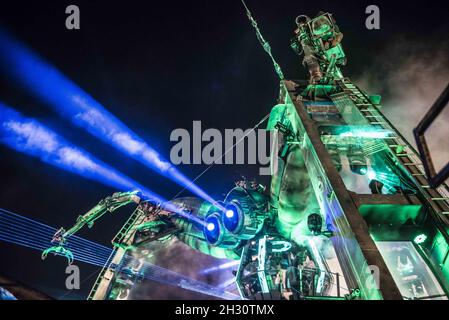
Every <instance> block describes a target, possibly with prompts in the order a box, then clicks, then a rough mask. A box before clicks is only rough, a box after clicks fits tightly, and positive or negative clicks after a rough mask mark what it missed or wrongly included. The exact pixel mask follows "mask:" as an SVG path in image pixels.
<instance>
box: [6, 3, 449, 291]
mask: <svg viewBox="0 0 449 320" xmlns="http://www.w3.org/2000/svg"><path fill="white" fill-rule="evenodd" d="M69 4H77V5H78V6H79V7H80V10H81V30H76V31H74V30H67V29H66V28H65V19H66V14H65V8H66V6H67V5H69ZM247 4H248V6H249V7H250V9H251V10H252V13H253V15H254V17H255V18H256V19H257V20H258V22H259V27H260V28H261V30H262V32H263V34H264V37H265V38H266V40H268V41H269V42H270V44H271V47H272V50H273V54H274V56H275V57H276V59H277V60H278V62H279V64H280V65H281V67H282V69H283V72H284V74H285V76H286V78H293V79H300V78H304V77H305V70H304V69H303V67H302V66H301V64H300V60H299V58H298V57H297V56H296V55H295V53H294V52H293V50H291V49H290V46H289V43H290V38H291V37H292V35H293V30H294V28H295V24H294V19H295V17H296V16H297V15H299V14H307V15H309V16H315V14H316V13H317V12H318V11H320V10H322V11H329V12H331V13H332V14H333V15H334V17H335V18H336V20H337V24H338V25H339V27H340V30H341V31H342V32H343V33H344V40H343V46H344V48H345V51H346V54H347V57H348V65H347V66H346V67H345V68H344V69H343V73H344V74H345V75H346V76H348V77H350V78H351V79H354V80H356V79H360V80H361V82H363V84H365V85H366V86H368V87H370V88H376V89H377V90H379V91H380V92H372V93H382V94H383V96H384V102H385V104H386V105H388V102H389V101H390V102H391V101H395V100H394V99H395V98H396V99H397V98H398V97H397V96H395V94H397V92H398V91H397V90H393V89H392V88H391V85H390V84H388V85H386V83H387V81H386V80H385V79H387V78H388V79H394V77H392V75H395V68H396V67H395V65H394V64H392V61H398V63H401V62H402V61H405V60H406V59H407V57H410V56H409V55H411V54H413V55H414V57H415V56H416V57H417V58H416V59H421V58H422V57H424V59H425V63H426V64H428V66H426V68H424V70H431V71H432V74H431V75H430V77H432V78H433V77H435V78H437V79H443V80H444V79H446V81H447V77H446V76H447V75H448V74H449V73H447V68H448V67H447V64H445V63H446V62H448V61H447V57H449V54H448V53H449V50H448V48H449V42H448V36H447V34H448V32H449V19H447V13H448V9H449V8H448V2H447V1H425V2H419V3H412V2H410V1H369V2H367V1H357V2H355V1H308V2H307V1H298V0H296V1H289V0H278V1H268V0H258V1H255V0H247ZM369 4H376V5H378V6H379V7H380V13H381V29H380V30H367V29H366V27H365V18H366V14H365V8H366V7H367V6H368V5H369ZM0 25H2V27H3V28H4V29H6V30H8V31H9V32H11V33H12V34H13V35H14V36H15V37H16V38H17V39H19V40H20V41H22V42H23V43H24V44H26V45H27V46H28V47H30V48H32V49H33V51H35V52H36V53H38V54H39V55H40V56H41V57H43V58H44V59H46V60H47V61H48V62H50V63H51V64H53V65H54V66H56V67H57V68H58V69H59V70H60V71H61V72H62V73H64V74H65V75H66V76H67V77H68V78H69V79H71V80H72V81H74V82H75V83H76V84H78V85H79V86H80V87H81V88H83V89H84V90H85V91H86V92H87V93H89V94H90V95H92V96H93V97H94V98H95V99H96V100H98V101H99V102H101V103H102V104H103V105H104V106H105V107H106V108H107V109H108V110H109V111H110V112H111V113H113V114H114V115H115V116H117V117H118V118H119V119H121V120H122V121H123V122H124V123H125V124H127V125H128V126H129V127H130V128H131V129H132V130H134V131H135V132H136V133H137V134H138V135H140V136H141V137H142V138H144V139H145V140H146V141H147V142H149V143H150V144H151V145H152V146H153V147H154V148H156V149H157V150H159V151H160V153H161V154H162V155H164V156H165V157H167V158H168V157H169V153H170V148H171V147H172V146H173V144H174V143H173V142H170V139H169V137H170V133H171V131H172V130H173V129H176V128H186V129H187V130H189V131H191V128H192V121H194V120H201V121H202V125H203V129H206V128H217V129H220V130H224V129H225V128H242V129H248V128H251V127H252V126H253V125H254V124H256V123H257V122H258V121H259V120H260V119H261V118H262V117H263V116H265V115H266V114H267V113H268V112H269V110H270V108H271V107H272V106H273V105H274V104H275V103H276V99H277V95H278V91H279V84H278V79H277V77H276V74H275V72H274V69H273V67H272V64H271V62H270V60H269V58H268V57H267V56H266V55H265V53H264V51H263V50H262V48H261V47H260V45H259V43H258V41H257V39H256V36H255V33H254V30H253V29H252V28H251V26H250V24H249V22H248V20H247V18H246V15H245V13H244V11H243V7H242V5H241V3H240V1H239V0H226V1H224V0H222V1H206V0H201V1H200V0H197V1H179V2H178V1H151V2H150V1H131V0H130V1H126V2H125V1H120V2H115V1H93V0H90V1H62V0H57V1H56V0H55V1H21V0H17V1H7V2H5V1H2V3H1V4H0ZM398 44H399V45H400V48H399V49H398ZM402 44H403V45H402ZM437 52H438V59H434V57H435V56H436V55H437V54H436V53H437ZM434 53H435V55H434ZM421 62H422V59H421V60H420V63H421ZM401 68H402V69H401V70H402V71H403V69H404V65H401ZM402 71H401V72H402ZM367 74H368V76H367ZM420 76H423V74H422V73H420ZM424 76H425V77H426V79H427V75H424ZM403 80H404V81H405V82H404V83H401V84H398V86H400V85H401V86H403V85H405V84H406V83H407V81H412V79H411V78H407V77H406V78H405V79H403ZM443 80H442V81H443ZM383 81H385V82H383ZM442 81H439V82H438V83H436V84H433V83H431V85H430V86H431V87H432V88H434V89H435V90H436V93H432V94H430V96H429V98H428V99H427V100H424V102H423V103H424V104H426V105H424V106H423V108H426V107H428V106H430V104H431V103H432V102H433V99H434V98H436V96H435V94H437V92H438V91H441V90H442V89H443V87H444V85H445V83H444V82H442ZM382 82H383V83H382ZM413 83H414V85H415V86H418V87H419V85H420V83H416V81H414V82H413ZM439 86H440V87H439ZM367 89H368V88H367ZM410 90H411V89H410ZM407 92H408V91H406V93H407ZM415 92H416V91H415ZM401 94H402V93H401ZM0 101H1V102H3V103H6V104H8V105H10V106H13V107H14V108H15V109H17V110H19V111H21V112H22V113H23V114H24V115H26V116H29V117H33V118H36V119H38V120H39V121H41V122H43V123H45V124H46V125H48V126H49V127H51V128H53V129H54V130H55V131H56V132H58V133H60V134H61V135H62V136H64V137H65V138H66V139H67V140H69V141H71V142H73V143H74V144H76V145H78V146H80V147H82V148H84V149H86V150H88V151H89V152H91V153H93V154H94V155H95V156H96V157H98V158H99V159H101V160H103V161H105V162H106V163H108V164H110V165H112V166H113V167H115V168H117V169H118V170H120V171H121V172H123V173H125V174H127V175H129V176H131V177H133V178H135V179H136V180H138V181H140V182H142V183H144V184H145V185H146V186H147V187H149V188H150V189H153V190H154V191H156V192H157V193H159V194H161V195H163V196H165V197H166V198H171V197H172V196H173V195H175V194H176V193H177V192H178V191H179V190H180V187H179V186H177V185H176V184H174V183H172V182H170V181H169V180H167V179H164V178H161V177H160V176H158V175H157V174H155V173H153V172H152V171H150V170H148V169H147V168H145V167H144V166H142V165H140V164H139V163H137V162H136V161H134V160H132V159H130V158H129V157H126V156H125V155H123V154H122V153H120V152H119V151H116V150H115V149H113V148H112V147H110V146H108V145H107V144H105V143H103V142H101V141H99V140H97V139H95V138H93V137H92V136H90V135H89V134H87V133H86V132H84V131H82V130H81V129H79V128H77V127H74V126H72V125H71V124H70V123H68V122H67V121H65V120H62V119H61V118H60V117H59V116H58V115H57V114H55V113H54V112H53V111H51V109H50V108H48V107H47V106H46V105H44V104H42V103H40V102H39V101H37V100H36V99H34V98H33V97H32V96H31V95H29V94H28V93H27V92H26V91H24V90H23V89H22V88H20V87H17V86H15V85H14V84H13V83H11V82H10V81H8V78H7V77H4V76H3V75H1V74H0ZM396 110H398V109H396ZM387 113H388V111H387ZM391 114H392V116H393V117H394V116H395V115H396V116H397V117H400V116H401V115H405V114H406V112H404V113H402V111H400V112H395V113H394V112H393V113H391ZM393 120H398V119H393ZM413 121H414V120H413ZM413 121H412V122H411V123H410V126H409V127H408V128H410V129H411V128H412V126H413ZM415 124H416V123H415ZM407 125H408V124H407ZM446 142H447V140H446ZM180 169H181V170H182V171H183V172H184V173H185V174H186V175H188V176H189V177H195V176H196V175H197V174H199V173H200V172H201V171H202V170H204V169H205V166H202V165H187V166H181V167H180ZM241 175H244V176H246V177H248V178H253V177H257V176H258V167H257V166H245V165H234V166H231V165H226V166H225V165H222V166H217V167H215V168H214V169H212V170H211V171H210V172H208V173H207V174H206V175H205V176H204V177H202V178H201V179H200V180H199V183H198V184H199V185H200V186H201V187H202V188H203V189H205V190H206V191H207V192H208V193H210V194H211V195H213V196H214V197H216V198H219V199H220V198H222V196H223V193H225V192H226V191H227V190H228V189H229V188H230V187H232V186H233V182H234V181H235V180H236V179H238V178H239V176H241ZM0 178H1V186H0V207H2V208H5V209H8V210H11V211H14V212H17V213H20V214H22V215H24V216H28V217H33V218H34V219H38V220H40V221H43V222H45V223H46V224H49V225H52V226H54V227H59V226H66V227H68V226H71V225H72V224H73V222H74V221H75V219H76V217H77V216H78V215H79V214H83V213H84V212H86V211H87V210H89V209H90V208H91V207H93V206H94V205H95V204H96V203H97V202H98V201H99V200H100V199H101V198H103V197H104V196H106V195H109V194H111V193H113V192H114V191H115V190H114V189H111V188H109V187H105V186H103V185H101V184H99V183H97V182H92V181H89V180H86V179H85V178H82V177H79V176H76V175H74V174H71V173H68V172H65V171H62V170H60V169H58V168H55V167H52V166H49V165H47V164H44V163H42V162H41V161H40V160H38V159H36V158H32V157H29V156H26V155H24V154H20V153H18V152H15V151H12V150H10V149H8V148H6V147H4V146H3V145H0ZM262 182H263V183H267V178H263V179H262ZM187 194H188V193H186V195H187ZM129 212H130V211H129V210H121V211H120V212H119V213H116V214H114V215H111V216H108V217H104V218H103V220H102V221H101V222H98V223H96V225H95V227H94V228H93V229H91V230H83V231H82V232H80V235H82V236H84V237H86V238H88V239H90V240H93V241H97V242H99V243H102V244H106V245H107V244H108V243H109V241H110V239H111V238H112V237H113V236H114V235H115V234H116V232H117V231H118V229H119V228H120V226H121V225H122V224H123V223H124V222H125V220H126V219H127V213H129ZM64 269H65V260H64V259H57V258H53V259H48V260H47V261H45V262H42V261H41V260H40V254H39V253H38V252H36V251H31V250H29V249H25V248H20V247H17V246H11V245H5V244H1V243H0V273H1V274H4V275H6V276H10V277H13V278H15V279H18V280H21V281H23V282H25V283H27V284H30V285H32V286H33V287H36V288H39V289H41V290H43V291H44V292H47V293H48V294H50V295H53V296H55V297H59V296H61V295H62V294H64V279H65V276H66V275H65V274H64ZM96 269H97V268H95V267H91V266H87V265H83V267H82V269H81V272H82V279H84V280H85V285H84V286H82V290H80V292H78V293H77V294H78V295H76V294H71V295H69V297H72V298H74V297H83V295H85V294H86V293H87V292H88V291H89V290H90V286H91V284H92V282H93V281H94V280H95V278H96V274H95V273H94V272H95V271H96ZM89 276H91V277H90V278H89Z"/></svg>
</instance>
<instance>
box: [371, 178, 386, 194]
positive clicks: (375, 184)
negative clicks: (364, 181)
mask: <svg viewBox="0 0 449 320" xmlns="http://www.w3.org/2000/svg"><path fill="white" fill-rule="evenodd" d="M383 187H384V184H383V183H382V182H380V181H378V180H376V179H373V180H371V182H370V183H369V188H370V189H371V193H372V194H382V188H383Z"/></svg>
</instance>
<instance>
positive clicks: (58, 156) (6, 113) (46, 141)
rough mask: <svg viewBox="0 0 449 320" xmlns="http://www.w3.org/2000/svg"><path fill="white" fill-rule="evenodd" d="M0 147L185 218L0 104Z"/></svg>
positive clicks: (129, 181)
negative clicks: (136, 192) (133, 192)
mask: <svg viewBox="0 0 449 320" xmlns="http://www.w3.org/2000/svg"><path fill="white" fill-rule="evenodd" d="M0 143H2V144H4V145H6V146H8V147H10V148H12V149H14V150H16V151H19V152H22V153H25V154H28V155H31V156H33V157H36V158H39V159H41V160H42V161H43V162H46V163H48V164H51V165H53V166H56V167H58V168H61V169H63V170H66V171H69V172H71V173H75V174H78V175H80V176H82V177H84V178H87V179H90V180H94V181H97V182H100V183H102V184H104V185H107V186H110V187H113V188H118V189H119V190H121V191H129V190H135V189H137V190H139V191H140V192H141V193H142V195H143V196H144V198H146V199H149V200H153V201H155V202H160V203H164V206H165V208H166V209H167V210H170V211H172V212H174V213H177V214H180V215H182V216H185V217H186V215H185V214H184V212H182V210H181V209H180V208H178V207H177V206H175V205H174V204H172V203H170V202H166V201H167V200H165V199H164V198H163V197H161V196H159V195H157V194H156V193H154V192H152V191H151V190H149V189H147V188H145V187H143V186H142V185H140V184H139V183H137V182H136V181H134V180H132V179H131V178H129V177H127V176H125V175H123V174H121V173H120V172H118V171H117V170H115V169H114V168H112V167H110V166H109V165H107V164H105V163H103V162H101V161H100V160H98V159H96V158H94V157H93V156H92V155H90V154H89V153H88V152H86V151H84V150H82V149H80V148H78V147H75V146H74V145H72V144H70V143H69V142H67V141H65V140H64V139H63V138H62V137H60V136H59V135H58V134H56V133H55V132H53V131H52V130H50V129H48V128H47V127H45V126H44V125H43V124H41V123H39V122H38V121H36V120H34V119H30V118H25V117H23V116H22V115H21V114H20V113H19V112H17V111H15V110H13V109H11V108H9V107H7V106H6V105H4V104H2V103H0Z"/></svg>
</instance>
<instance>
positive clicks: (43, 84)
mask: <svg viewBox="0 0 449 320" xmlns="http://www.w3.org/2000/svg"><path fill="white" fill-rule="evenodd" d="M0 69H1V70H2V71H3V72H4V73H5V74H7V75H8V77H9V79H12V80H14V81H15V82H16V83H18V84H19V85H21V86H22V87H24V88H25V89H27V90H28V91H30V92H31V93H32V94H33V95H35V96H36V97H38V98H39V99H40V100H42V101H43V102H45V103H46V104H48V105H50V106H51V107H52V108H53V109H54V111H56V112H57V113H58V114H59V115H60V116H62V117H63V118H66V119H68V120H70V121H71V122H72V123H73V124H75V125H76V126H78V127H81V128H83V129H84V130H86V131H88V132H89V133H90V134H92V135H93V136H95V137H97V138H99V139H100V140H102V141H104V142H106V143H108V144H109V145H111V146H113V147H114V148H116V149H118V150H120V151H121V152H123V153H125V154H127V155H128V156H130V157H132V158H134V159H135V160H137V161H139V162H141V163H142V164H144V165H145V166H147V167H148V168H150V169H152V170H154V171H156V172H157V173H159V174H161V175H162V176H164V177H167V178H169V179H170V180H172V181H173V182H175V183H177V184H179V185H181V186H182V187H184V188H186V189H188V190H189V191H191V192H192V193H194V194H196V195H197V196H199V197H201V198H203V199H204V200H206V201H208V202H210V203H213V204H216V202H215V200H214V199H212V197H210V196H209V195H208V194H207V193H206V192H205V191H203V190H202V189H201V188H199V187H198V186H197V185H195V184H194V183H193V181H191V180H190V179H189V178H187V177H186V176H185V175H183V174H182V173H181V172H180V171H179V170H177V169H176V168H175V167H174V166H173V165H172V164H171V163H170V162H169V161H167V160H165V159H164V158H163V157H162V156H161V155H160V154H159V153H158V152H157V151H156V150H155V149H153V148H152V147H151V146H149V145H148V144H147V143H146V142H145V141H144V140H142V139H141V138H140V137H139V136H138V135H137V134H136V133H134V132H133V131H132V130H131V129H129V128H128V127H127V126H126V125H125V124H124V123H123V122H121V121H120V120H119V119H118V118H116V117H115V116H114V115H113V114H111V113H110V112H109V111H108V110H106V108H104V107H103V106H102V105H101V104H100V103H99V102H98V101H96V100H95V99H94V98H93V97H91V96H90V95H89V94H87V93H86V92H84V91H83V90H82V89H81V88H80V87H79V86H77V85H76V84H75V83H73V82H72V81H71V80H69V79H68V78H67V77H65V76H64V75H63V74H62V73H61V72H59V71H58V70H57V69H56V68H55V67H53V66H51V65H50V64H48V63H47V62H45V61H44V60H43V59H41V58H40V57H38V56H37V55H36V54H34V53H33V52H32V51H31V50H29V49H28V48H26V47H25V46H24V45H22V44H20V43H19V42H18V41H16V40H14V39H13V38H12V37H10V36H9V35H8V34H6V33H5V32H4V31H2V30H0Z"/></svg>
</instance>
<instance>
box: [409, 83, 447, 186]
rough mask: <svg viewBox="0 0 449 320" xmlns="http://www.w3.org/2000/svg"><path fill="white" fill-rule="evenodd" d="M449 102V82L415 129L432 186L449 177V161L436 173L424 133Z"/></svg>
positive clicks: (438, 184)
mask: <svg viewBox="0 0 449 320" xmlns="http://www.w3.org/2000/svg"><path fill="white" fill-rule="evenodd" d="M448 102H449V84H448V85H447V87H446V89H444V91H443V92H442V93H441V95H440V96H439V97H438V99H437V100H436V101H435V103H434V104H433V105H432V107H430V109H429V111H428V112H427V113H426V114H425V116H424V117H423V118H422V120H421V121H420V122H419V124H418V125H417V126H416V128H415V129H414V130H413V134H414V136H415V141H416V144H417V146H418V150H419V154H420V157H421V160H422V163H423V165H424V170H425V172H426V176H427V179H428V181H429V185H430V187H432V188H437V187H439V186H440V185H441V184H442V183H443V182H444V181H445V180H446V179H447V178H448V177H449V162H448V163H447V164H446V165H445V166H444V167H443V168H442V169H441V170H440V172H438V173H436V171H435V167H434V165H433V161H432V157H431V155H430V151H429V148H428V146H427V142H426V138H425V137H424V134H425V132H426V130H427V129H429V127H430V126H431V125H432V123H433V122H434V121H435V119H436V118H437V117H438V115H439V114H440V113H441V112H442V111H443V109H444V108H445V107H446V106H447V104H448Z"/></svg>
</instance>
